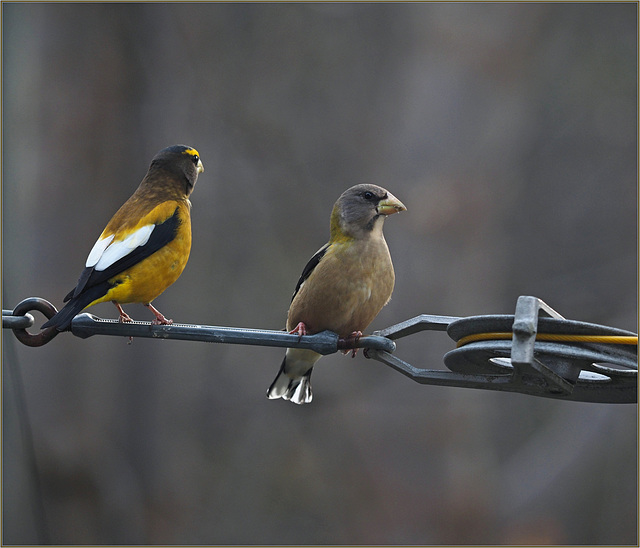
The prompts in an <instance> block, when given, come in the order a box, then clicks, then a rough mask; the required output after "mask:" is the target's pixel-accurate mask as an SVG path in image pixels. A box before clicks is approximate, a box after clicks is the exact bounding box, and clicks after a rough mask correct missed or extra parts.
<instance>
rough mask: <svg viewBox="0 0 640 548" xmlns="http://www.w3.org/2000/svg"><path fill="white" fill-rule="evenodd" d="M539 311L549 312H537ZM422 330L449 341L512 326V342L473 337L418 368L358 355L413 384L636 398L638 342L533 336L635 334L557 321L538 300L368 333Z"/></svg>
mask: <svg viewBox="0 0 640 548" xmlns="http://www.w3.org/2000/svg"><path fill="white" fill-rule="evenodd" d="M540 311H543V312H544V313H546V314H547V315H548V316H549V317H539V312H540ZM425 330H436V331H445V330H446V331H447V333H448V335H449V336H450V337H451V338H452V339H453V340H454V341H459V340H461V339H462V338H463V337H467V336H469V335H473V334H478V333H504V332H512V333H513V336H512V340H477V341H474V342H470V343H467V344H465V345H464V346H461V347H459V348H456V349H455V350H451V351H450V352H447V353H446V354H445V356H444V363H445V365H446V366H447V368H448V369H449V371H447V370H438V369H419V368H416V367H414V366H413V365H411V364H409V363H407V362H405V361H403V360H401V359H400V358H398V357H397V356H394V355H392V354H390V353H388V352H385V351H380V350H368V351H366V353H365V355H366V356H367V357H369V358H373V359H376V360H378V361H381V362H382V363H384V364H386V365H388V366H390V367H392V368H393V369H395V370H396V371H399V372H400V373H402V374H404V375H406V376H407V377H409V378H410V379H412V380H414V381H415V382H418V383H420V384H433V385H438V386H454V387H461V388H478V389H484V390H499V391H503V392H519V393H522V394H529V395H532V396H540V397H547V398H555V399H565V400H571V401H585V402H600V403H637V401H638V387H637V377H638V347H637V345H622V344H620V345H617V344H596V343H566V342H540V341H536V334H537V333H538V331H539V332H541V333H542V332H544V333H552V334H553V333H558V334H573V335H611V336H634V335H635V334H634V333H631V332H628V331H623V330H621V329H614V328H611V327H605V326H601V325H597V324H589V323H585V322H576V321H571V320H566V319H564V318H563V317H562V316H561V315H560V314H558V313H557V312H555V311H554V310H553V309H552V308H551V307H549V306H548V305H547V304H546V303H544V302H543V301H542V300H540V299H537V298H536V297H528V296H523V297H520V298H519V299H518V303H517V305H516V313H515V315H512V316H509V315H498V316H474V317H468V318H453V317H449V316H428V315H422V316H418V317H416V318H412V319H411V320H407V321H406V322H402V323H400V324H397V325H394V326H391V327H388V328H387V329H383V330H380V331H376V332H374V335H381V336H385V337H389V338H390V339H394V340H397V339H399V338H402V337H405V336H407V335H411V334H414V333H417V332H419V331H425Z"/></svg>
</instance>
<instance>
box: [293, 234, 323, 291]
mask: <svg viewBox="0 0 640 548" xmlns="http://www.w3.org/2000/svg"><path fill="white" fill-rule="evenodd" d="M330 245H331V244H329V243H326V244H324V245H323V246H322V247H321V248H320V249H318V251H316V253H315V255H314V256H313V257H311V259H309V262H308V263H307V264H306V265H305V267H304V269H303V270H302V274H301V275H300V279H299V280H298V283H297V284H296V289H295V291H294V292H293V296H292V297H291V301H293V299H295V297H296V295H297V294H298V291H299V290H300V287H301V286H302V284H303V283H304V282H305V280H306V279H307V278H308V277H309V276H311V273H312V272H313V269H314V268H315V267H316V266H318V263H319V262H320V260H321V259H322V257H324V255H325V253H326V252H327V249H329V246H330Z"/></svg>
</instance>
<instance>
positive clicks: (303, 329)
mask: <svg viewBox="0 0 640 548" xmlns="http://www.w3.org/2000/svg"><path fill="white" fill-rule="evenodd" d="M306 334H307V326H306V325H305V324H304V322H300V323H299V324H298V325H296V326H295V327H294V328H293V329H292V330H291V331H289V335H298V341H299V340H300V339H301V338H302V337H303V336H304V335H306Z"/></svg>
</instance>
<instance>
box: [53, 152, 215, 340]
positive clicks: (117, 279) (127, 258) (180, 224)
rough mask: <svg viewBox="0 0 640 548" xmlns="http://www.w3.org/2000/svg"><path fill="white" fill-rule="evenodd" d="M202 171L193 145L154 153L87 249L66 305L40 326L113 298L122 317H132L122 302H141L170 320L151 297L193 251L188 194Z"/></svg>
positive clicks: (65, 323)
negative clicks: (136, 184)
mask: <svg viewBox="0 0 640 548" xmlns="http://www.w3.org/2000/svg"><path fill="white" fill-rule="evenodd" d="M203 171H204V166H203V165H202V161H201V160H200V154H198V151H197V150H195V149H194V148H191V147H188V146H184V145H174V146H170V147H168V148H165V149H163V150H161V151H160V152H158V154H156V155H155V157H154V158H153V160H152V161H151V165H150V166H149V170H148V171H147V174H146V175H145V177H144V179H142V182H141V183H140V186H139V187H138V188H137V190H136V191H135V192H134V193H133V195H132V196H131V198H129V199H128V200H127V201H126V202H125V203H124V204H123V206H122V207H121V208H120V209H119V210H118V211H117V212H116V214H115V215H114V216H113V217H112V218H111V220H110V221H109V223H108V224H107V226H106V228H105V229H104V231H103V232H102V234H101V235H100V237H99V238H98V241H97V242H96V243H95V245H94V246H93V249H92V250H91V251H90V253H89V257H88V258H87V261H86V263H85V269H84V270H83V271H82V274H81V275H80V279H79V280H78V284H77V285H76V287H75V288H74V289H73V290H72V291H71V292H70V293H69V294H68V295H67V296H66V297H65V298H64V302H66V303H67V304H66V305H65V306H64V307H63V308H62V309H61V310H60V311H59V312H58V313H57V314H56V315H55V316H53V317H52V318H51V319H50V320H49V321H48V322H46V323H45V324H44V325H43V326H42V327H43V328H46V327H55V328H56V329H57V330H58V331H65V330H67V329H69V326H70V325H71V320H73V318H74V316H75V315H76V314H78V313H79V312H80V311H82V310H83V309H85V308H87V307H89V306H92V305H94V304H98V303H102V302H106V301H111V302H113V304H115V305H116V307H117V308H118V312H119V313H120V321H131V318H130V317H129V316H128V315H127V314H126V313H125V311H124V310H123V309H122V307H121V305H122V304H126V303H142V304H143V305H145V306H146V307H147V308H149V310H151V312H153V315H154V316H155V319H154V320H153V323H155V324H168V323H172V320H168V319H166V318H165V317H164V316H163V315H162V314H161V313H160V312H159V311H158V310H156V309H155V308H154V307H153V306H152V305H151V301H153V299H155V298H156V297H157V296H158V295H160V294H161V293H162V292H163V291H164V290H165V289H167V287H169V286H170V285H171V284H172V283H173V282H175V281H176V280H177V279H178V277H179V276H180V274H182V271H183V270H184V267H185V265H186V264H187V260H188V259H189V252H190V251H191V202H190V201H189V195H190V194H191V192H192V191H193V187H194V185H195V184H196V181H197V179H198V174H200V173H202V172H203Z"/></svg>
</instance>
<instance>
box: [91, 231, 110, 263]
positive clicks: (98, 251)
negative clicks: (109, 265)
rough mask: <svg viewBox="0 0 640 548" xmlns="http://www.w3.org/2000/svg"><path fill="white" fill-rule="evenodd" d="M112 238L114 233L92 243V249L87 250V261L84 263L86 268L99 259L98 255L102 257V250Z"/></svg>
mask: <svg viewBox="0 0 640 548" xmlns="http://www.w3.org/2000/svg"><path fill="white" fill-rule="evenodd" d="M114 238H115V234H111V236H108V237H106V238H100V239H99V240H98V241H97V242H96V243H95V244H94V245H93V249H91V251H90V252H89V256H88V257H87V262H86V263H85V266H86V267H87V268H91V267H92V266H95V264H96V263H97V262H98V261H99V260H100V257H102V254H103V253H104V250H105V249H107V247H108V245H109V244H110V243H111V242H112V241H113V239H114Z"/></svg>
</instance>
